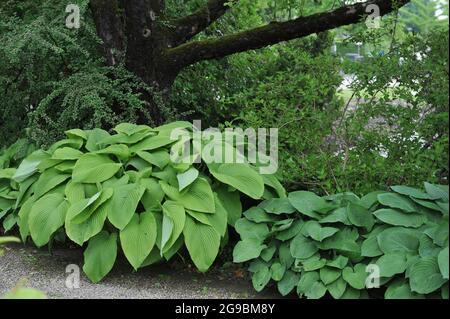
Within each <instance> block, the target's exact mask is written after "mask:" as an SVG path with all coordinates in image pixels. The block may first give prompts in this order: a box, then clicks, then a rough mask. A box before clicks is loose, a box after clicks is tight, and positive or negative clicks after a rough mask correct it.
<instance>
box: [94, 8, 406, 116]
mask: <svg viewBox="0 0 450 319" xmlns="http://www.w3.org/2000/svg"><path fill="white" fill-rule="evenodd" d="M238 1H239V0H233V1H230V0H208V1H207V3H206V5H205V6H204V7H202V8H199V9H198V10H197V11H195V12H194V13H192V14H190V15H187V16H185V17H182V18H177V19H172V18H171V17H168V16H166V14H165V0H91V1H90V7H91V11H92V16H93V18H94V21H95V25H96V28H97V33H98V35H99V36H100V38H101V39H102V40H103V51H104V55H105V58H106V61H107V63H108V65H110V66H115V65H117V64H118V63H122V62H123V63H125V65H126V67H127V69H128V70H130V71H131V72H133V73H134V74H136V75H137V76H138V77H140V78H141V79H142V80H143V81H144V82H145V83H147V84H148V85H150V86H152V87H153V88H154V89H156V90H158V91H162V92H166V94H167V92H169V90H170V87H171V86H172V84H173V81H174V80H175V78H176V77H177V75H178V74H179V72H180V71H181V70H182V69H183V68H185V67H187V66H189V65H192V64H194V63H197V62H199V61H203V60H208V59H220V58H222V57H225V56H228V55H231V54H234V53H239V52H244V51H248V50H254V49H259V48H262V47H265V46H268V45H272V44H276V43H279V42H282V41H289V40H292V39H296V38H301V37H305V36H308V35H310V34H313V33H318V32H322V31H326V30H330V29H333V28H336V27H340V26H343V25H349V24H353V23H357V22H359V21H361V19H362V18H363V17H364V16H366V15H367V14H368V13H367V11H366V9H367V6H369V5H373V4H375V5H377V6H378V8H379V10H380V14H381V15H384V14H387V13H389V12H391V11H393V10H396V9H398V8H399V7H400V6H403V5H404V4H406V3H408V2H409V0H370V1H367V2H363V3H357V4H354V5H346V6H342V7H340V8H338V9H335V10H333V11H327V12H323V13H319V14H315V15H311V16H306V17H300V18H297V19H294V20H290V21H287V22H273V23H269V24H267V25H265V26H262V27H258V28H255V29H250V30H246V31H242V32H238V33H236V34H231V35H226V36H222V37H219V38H213V39H207V40H202V41H199V40H193V38H194V37H195V36H196V35H197V34H199V33H200V32H202V31H204V30H205V29H206V28H207V27H208V26H210V25H211V24H212V23H213V22H214V21H216V20H217V19H219V18H220V17H221V16H223V15H224V14H225V13H226V12H227V11H229V10H230V6H229V5H228V4H229V3H230V2H234V3H237V2H238ZM148 99H149V100H151V99H152V97H148ZM150 105H152V107H151V110H150V113H151V114H152V116H153V119H154V121H155V122H156V123H161V122H163V121H164V118H163V116H162V114H161V112H160V110H158V107H157V104H156V103H150Z"/></svg>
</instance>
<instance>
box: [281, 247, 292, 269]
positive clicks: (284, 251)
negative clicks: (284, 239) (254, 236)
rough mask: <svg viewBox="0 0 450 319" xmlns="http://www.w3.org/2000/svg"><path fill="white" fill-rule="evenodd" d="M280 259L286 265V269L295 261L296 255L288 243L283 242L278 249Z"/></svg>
mask: <svg viewBox="0 0 450 319" xmlns="http://www.w3.org/2000/svg"><path fill="white" fill-rule="evenodd" d="M278 255H279V257H280V261H281V262H282V263H283V264H284V265H286V269H288V268H290V267H291V266H292V264H293V263H294V257H292V255H291V250H290V246H289V244H288V243H282V244H281V245H280V248H279V249H278Z"/></svg>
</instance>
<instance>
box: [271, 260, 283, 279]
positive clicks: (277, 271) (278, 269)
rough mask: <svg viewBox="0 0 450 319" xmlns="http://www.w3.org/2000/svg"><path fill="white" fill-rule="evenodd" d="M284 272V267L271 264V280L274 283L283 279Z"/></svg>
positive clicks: (277, 263) (278, 264)
mask: <svg viewBox="0 0 450 319" xmlns="http://www.w3.org/2000/svg"><path fill="white" fill-rule="evenodd" d="M285 271H286V266H285V265H282V264H280V263H279V262H276V263H273V264H272V266H271V267H270V272H271V274H272V279H273V280H275V281H280V280H281V279H282V278H283V276H284V273H285Z"/></svg>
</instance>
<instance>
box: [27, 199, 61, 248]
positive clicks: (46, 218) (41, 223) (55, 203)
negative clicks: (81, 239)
mask: <svg viewBox="0 0 450 319" xmlns="http://www.w3.org/2000/svg"><path fill="white" fill-rule="evenodd" d="M67 208H68V203H67V201H66V199H65V198H64V195H62V194H58V193H56V194H48V195H45V196H44V197H42V198H40V199H39V200H38V201H37V202H36V203H34V204H33V206H32V208H31V211H30V215H29V216H28V225H29V228H30V234H31V238H33V241H34V243H35V244H36V246H38V247H42V246H44V245H46V244H47V243H48V242H49V240H50V237H51V235H52V234H53V233H54V232H55V231H57V230H58V229H59V228H60V227H61V226H62V225H64V219H65V217H66V212H67Z"/></svg>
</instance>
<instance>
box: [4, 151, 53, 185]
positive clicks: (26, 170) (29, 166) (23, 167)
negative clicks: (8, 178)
mask: <svg viewBox="0 0 450 319" xmlns="http://www.w3.org/2000/svg"><path fill="white" fill-rule="evenodd" d="M47 158H49V155H48V154H47V153H46V152H44V151H43V150H37V151H35V152H33V153H32V154H30V155H29V156H28V157H27V158H25V159H24V160H23V161H22V163H20V165H19V167H18V168H17V170H16V172H15V174H14V176H13V179H14V180H15V181H16V182H18V183H21V182H23V181H24V180H26V179H27V178H28V177H30V176H31V175H33V174H34V173H36V172H37V171H38V166H39V164H40V163H41V161H43V160H44V159H47Z"/></svg>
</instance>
